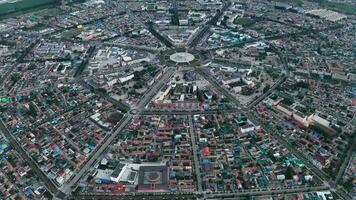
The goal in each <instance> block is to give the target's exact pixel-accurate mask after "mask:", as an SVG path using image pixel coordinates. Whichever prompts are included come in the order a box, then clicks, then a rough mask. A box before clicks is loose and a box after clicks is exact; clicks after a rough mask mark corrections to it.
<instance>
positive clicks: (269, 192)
mask: <svg viewBox="0 0 356 200" xmlns="http://www.w3.org/2000/svg"><path fill="white" fill-rule="evenodd" d="M328 189H329V188H328V187H327V186H318V187H303V188H295V189H280V190H264V191H244V192H235V193H221V194H219V193H216V194H206V195H205V198H206V199H216V198H223V199H228V198H229V199H238V198H239V197H240V198H241V197H247V196H263V195H277V194H288V193H299V192H309V191H323V190H328Z"/></svg>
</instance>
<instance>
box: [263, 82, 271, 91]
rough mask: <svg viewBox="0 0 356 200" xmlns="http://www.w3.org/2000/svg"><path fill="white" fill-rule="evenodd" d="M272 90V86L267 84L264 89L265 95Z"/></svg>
mask: <svg viewBox="0 0 356 200" xmlns="http://www.w3.org/2000/svg"><path fill="white" fill-rule="evenodd" d="M270 88H271V86H270V85H269V84H266V86H265V87H264V88H263V93H266V92H267V91H268V90H269V89H270Z"/></svg>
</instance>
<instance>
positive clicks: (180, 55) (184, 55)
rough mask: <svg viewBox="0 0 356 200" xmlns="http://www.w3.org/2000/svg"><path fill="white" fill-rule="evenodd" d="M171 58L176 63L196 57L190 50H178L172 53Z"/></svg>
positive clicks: (185, 61) (189, 60) (187, 61)
mask: <svg viewBox="0 0 356 200" xmlns="http://www.w3.org/2000/svg"><path fill="white" fill-rule="evenodd" d="M169 59H170V60H171V61H173V62H176V63H189V62H192V61H193V60H194V59H195V56H194V55H193V54H191V53H188V52H177V53H174V54H172V55H170V56H169Z"/></svg>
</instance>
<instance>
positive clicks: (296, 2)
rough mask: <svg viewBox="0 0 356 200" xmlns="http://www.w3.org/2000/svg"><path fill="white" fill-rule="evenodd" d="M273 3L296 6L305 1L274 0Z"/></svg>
mask: <svg viewBox="0 0 356 200" xmlns="http://www.w3.org/2000/svg"><path fill="white" fill-rule="evenodd" d="M273 1H276V2H281V3H289V4H295V5H301V4H302V3H303V0H273Z"/></svg>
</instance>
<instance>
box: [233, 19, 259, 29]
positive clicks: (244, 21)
mask: <svg viewBox="0 0 356 200" xmlns="http://www.w3.org/2000/svg"><path fill="white" fill-rule="evenodd" d="M255 23H256V20H254V19H251V18H248V17H240V18H236V19H235V20H234V24H238V25H241V26H243V27H249V26H252V25H254V24H255Z"/></svg>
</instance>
